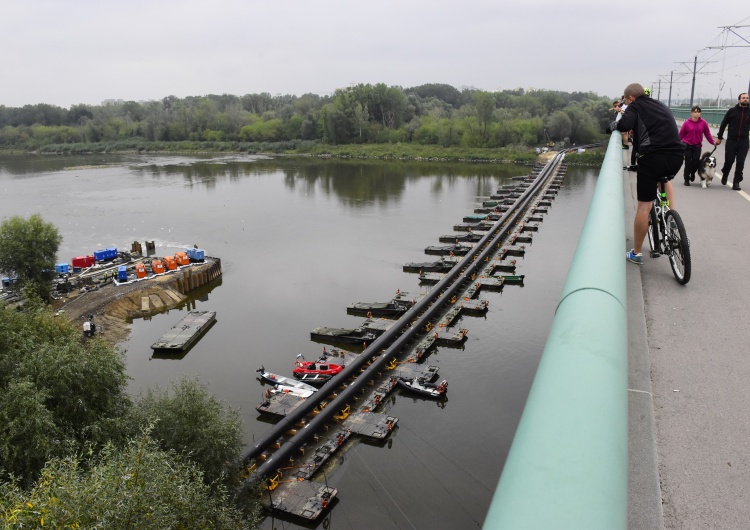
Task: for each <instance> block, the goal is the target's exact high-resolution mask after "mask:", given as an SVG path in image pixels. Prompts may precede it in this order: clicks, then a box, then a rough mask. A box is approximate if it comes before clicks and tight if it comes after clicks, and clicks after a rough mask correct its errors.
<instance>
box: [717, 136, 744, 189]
mask: <svg viewBox="0 0 750 530" xmlns="http://www.w3.org/2000/svg"><path fill="white" fill-rule="evenodd" d="M748 147H750V141H748V139H747V138H742V139H741V140H731V139H729V138H727V143H726V144H725V145H724V167H722V168H721V175H722V180H723V179H726V178H728V177H729V172H730V171H731V170H732V164H734V163H735V158H736V159H737V165H736V166H735V168H734V180H733V181H732V184H733V185H735V186H739V184H740V182H742V170H743V169H744V168H745V158H747V150H748Z"/></svg>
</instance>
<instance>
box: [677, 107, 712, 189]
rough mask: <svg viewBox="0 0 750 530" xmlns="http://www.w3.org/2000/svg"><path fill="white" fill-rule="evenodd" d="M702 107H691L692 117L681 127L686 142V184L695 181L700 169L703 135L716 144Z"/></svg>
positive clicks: (681, 135)
mask: <svg viewBox="0 0 750 530" xmlns="http://www.w3.org/2000/svg"><path fill="white" fill-rule="evenodd" d="M701 112H702V111H701V108H700V107H699V106H698V105H695V106H694V107H693V108H692V109H690V119H688V120H685V123H683V124H682V127H680V140H682V142H683V143H684V144H685V172H684V177H685V186H690V183H691V182H695V173H696V172H697V171H698V165H699V164H700V159H701V146H702V145H703V137H704V136H705V137H706V140H708V143H710V144H711V145H716V142H715V141H714V139H713V136H711V131H710V130H709V129H708V123H706V120H704V119H703V118H702V117H701Z"/></svg>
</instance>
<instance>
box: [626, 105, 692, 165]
mask: <svg viewBox="0 0 750 530" xmlns="http://www.w3.org/2000/svg"><path fill="white" fill-rule="evenodd" d="M616 128H617V130H618V131H622V132H626V131H631V130H632V131H633V149H635V150H636V152H637V153H638V154H639V155H645V154H648V153H652V152H660V153H674V154H679V155H681V154H683V153H684V151H685V146H684V145H683V143H682V140H680V132H679V131H678V130H677V122H675V120H674V116H673V115H672V112H671V111H670V110H669V109H668V108H667V106H666V105H664V103H661V102H660V101H658V100H656V99H652V98H650V97H648V96H641V97H639V98H638V99H636V100H635V101H633V102H632V103H631V104H630V105H628V108H626V109H625V112H624V113H623V115H622V118H620V120H619V121H618V122H617V125H616Z"/></svg>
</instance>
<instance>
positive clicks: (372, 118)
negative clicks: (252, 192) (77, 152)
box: [0, 83, 611, 149]
mask: <svg viewBox="0 0 750 530" xmlns="http://www.w3.org/2000/svg"><path fill="white" fill-rule="evenodd" d="M610 106H611V101H610V100H609V99H608V98H605V97H602V96H598V95H596V94H594V93H591V92H573V93H567V92H560V91H550V90H528V91H525V90H523V89H515V90H503V91H498V92H487V91H482V90H477V89H471V88H466V89H463V90H458V89H456V88H455V87H453V86H450V85H447V84H425V85H421V86H417V87H412V88H406V89H404V88H401V87H397V86H387V85H385V84H383V83H380V84H374V85H373V84H359V85H356V86H351V87H347V88H342V89H338V90H336V91H335V92H334V93H333V94H332V95H325V96H321V95H318V94H304V95H302V96H294V95H276V96H272V95H271V94H268V93H260V94H246V95H244V96H235V95H229V94H223V95H207V96H189V97H185V98H178V97H175V96H168V97H165V98H163V99H162V100H160V101H146V102H136V101H124V102H117V103H110V104H103V105H85V104H80V105H73V106H71V107H70V108H69V109H65V108H62V107H58V106H55V105H50V104H45V103H40V104H37V105H25V106H23V107H6V106H3V105H0V147H5V148H18V149H37V148H40V147H43V146H48V145H65V144H79V143H84V144H88V143H99V142H116V141H123V140H136V139H137V140H143V141H152V142H157V141H158V142H177V141H193V142H266V143H268V142H315V143H322V144H330V145H346V144H377V143H411V144H417V145H435V146H442V147H466V148H499V147H507V146H516V145H530V146H533V145H539V144H543V143H546V142H548V141H550V140H552V141H566V142H568V143H570V144H585V143H590V142H593V141H595V140H598V139H600V138H601V131H603V130H604V129H605V127H606V124H607V123H608V121H609V120H610V119H611V118H610V116H609V114H608V109H609V107H610Z"/></svg>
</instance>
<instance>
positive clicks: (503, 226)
mask: <svg viewBox="0 0 750 530" xmlns="http://www.w3.org/2000/svg"><path fill="white" fill-rule="evenodd" d="M563 158H564V155H563V153H559V154H557V155H556V156H555V157H554V158H553V159H552V160H550V162H549V163H548V164H547V165H546V166H545V168H544V170H543V171H542V172H541V173H540V174H539V176H538V177H537V179H536V180H535V181H534V183H533V184H532V185H531V186H529V188H528V189H526V191H524V192H523V193H522V194H521V196H520V197H519V198H518V199H517V200H516V202H515V204H514V205H513V207H512V208H510V209H508V211H507V212H505V213H504V214H503V215H502V217H500V219H499V220H498V221H496V222H495V226H494V227H493V229H492V230H491V231H489V232H488V233H487V234H486V235H485V236H484V237H483V238H482V239H481V240H480V241H479V242H478V243H477V244H476V245H475V246H474V248H472V249H471V251H470V252H469V253H468V254H467V255H466V256H465V257H464V259H463V260H462V261H461V263H460V264H459V266H457V267H454V268H453V269H452V270H451V271H450V272H448V273H447V274H446V276H445V277H444V278H443V279H442V280H440V281H439V282H438V283H437V284H436V285H435V287H434V288H433V289H432V290H431V291H430V292H429V293H428V295H427V296H425V297H424V298H423V299H422V300H420V301H419V302H417V303H416V304H415V305H414V306H412V308H411V309H409V310H408V311H407V312H406V313H404V315H403V316H402V317H401V318H400V319H399V322H402V325H401V326H393V327H392V328H391V329H389V330H388V331H386V332H385V333H383V334H382V335H381V336H380V337H378V338H377V339H376V340H375V341H374V342H373V343H372V344H371V345H369V346H368V347H367V350H365V352H364V353H363V354H361V355H360V356H359V357H357V358H356V359H355V360H354V361H352V362H351V363H350V364H349V365H348V366H346V368H344V369H343V370H342V371H341V372H339V374H338V375H336V376H334V377H333V378H332V379H330V380H329V381H328V382H327V383H326V384H325V385H324V386H323V387H322V388H321V389H320V390H319V391H318V392H316V393H315V394H314V395H313V396H311V397H309V398H308V399H307V400H305V402H303V403H302V404H301V405H300V406H298V407H297V408H296V409H294V410H293V411H292V412H291V413H289V414H288V415H287V416H285V417H283V418H282V419H281V420H280V421H279V422H278V423H277V424H276V425H274V427H272V428H271V429H269V430H268V432H266V433H265V434H264V435H263V436H262V437H261V438H260V439H259V440H258V441H257V442H256V443H255V445H253V446H252V447H251V448H250V449H249V450H248V451H247V452H246V453H245V454H244V455H243V461H245V462H247V461H248V460H250V459H251V458H255V457H256V456H258V455H260V454H261V453H262V452H263V451H265V450H266V448H267V447H268V446H269V445H270V444H271V443H272V442H274V441H275V440H277V439H278V438H279V437H280V436H282V435H283V434H284V433H285V432H287V431H289V430H291V429H293V428H294V425H295V424H296V423H298V422H300V421H302V420H303V419H304V418H305V416H307V414H309V413H310V412H312V410H313V409H314V408H315V407H317V406H318V405H319V404H320V403H321V402H322V401H323V400H324V399H325V398H326V397H327V396H330V395H331V394H333V393H334V392H335V390H336V389H337V388H338V387H339V386H341V385H342V384H343V383H344V382H345V381H346V380H347V379H349V378H350V377H352V376H354V375H356V374H357V373H358V372H359V370H360V369H361V367H362V366H363V365H365V364H366V363H367V362H368V361H369V360H370V358H371V357H372V356H373V355H372V354H371V355H367V352H368V351H370V352H377V351H379V350H380V349H381V348H385V350H384V351H383V353H381V354H380V356H379V357H377V358H376V360H375V361H374V362H373V363H372V365H370V366H369V367H368V368H367V369H366V370H365V371H364V372H362V374H361V375H360V376H359V377H357V378H356V379H355V380H354V382H352V383H351V384H350V385H349V386H348V387H347V388H346V389H345V390H344V391H342V392H341V393H340V394H339V395H338V397H336V398H335V399H334V400H333V401H331V402H330V403H329V404H328V405H327V406H326V407H325V408H324V409H323V410H322V411H321V412H320V413H318V414H317V415H316V416H315V417H314V418H312V419H311V420H310V422H309V423H308V424H307V425H305V427H304V428H302V429H298V430H297V434H295V435H294V436H293V437H292V438H291V439H289V440H288V441H287V442H286V443H284V445H282V446H281V447H280V448H279V449H278V450H277V451H276V452H275V453H273V455H271V457H270V458H268V459H267V460H266V461H265V462H263V464H262V465H261V466H259V467H258V468H257V469H256V470H255V472H254V473H253V474H252V475H251V476H250V477H248V478H247V479H246V480H245V482H244V484H243V487H251V486H252V484H254V483H255V482H256V481H258V480H259V479H261V478H262V477H269V476H272V475H273V474H274V472H275V471H276V470H277V469H278V468H279V467H280V466H282V465H285V464H287V463H288V462H289V460H290V459H291V458H292V456H293V455H294V452H295V451H296V450H297V449H298V448H299V447H300V446H302V444H304V443H305V442H306V441H307V440H308V439H310V438H311V437H312V436H313V434H315V433H316V432H318V431H319V430H320V429H322V428H323V426H324V425H325V423H326V422H328V421H330V420H331V418H332V417H333V415H334V414H337V413H338V411H339V410H341V409H343V408H344V407H346V405H347V404H348V403H351V402H352V401H354V398H355V397H357V395H358V393H359V392H360V391H361V389H362V388H364V386H365V385H366V384H367V382H368V381H370V380H371V379H374V378H375V377H376V376H377V374H378V372H381V371H384V369H385V365H386V364H388V363H389V362H390V360H391V359H392V358H393V356H394V354H395V353H397V352H398V351H400V350H401V349H402V348H404V347H405V346H406V345H407V344H408V343H409V341H410V340H412V339H413V338H414V336H415V335H417V334H418V333H421V331H422V330H423V329H424V327H425V325H426V324H427V322H429V321H431V320H432V319H433V318H434V317H436V316H437V315H438V313H439V312H440V311H441V310H442V307H443V304H442V303H440V304H436V303H434V301H435V300H437V299H438V298H439V297H441V296H442V297H443V300H450V299H451V297H452V296H453V295H454V294H456V293H457V292H458V291H459V289H460V288H461V286H462V284H464V283H465V281H466V280H467V279H468V278H470V277H471V275H472V274H474V273H476V272H477V271H478V270H479V269H480V268H481V267H482V266H483V265H484V259H485V258H489V256H490V255H491V254H493V253H494V252H495V251H496V249H497V248H498V246H499V245H500V244H501V243H502V240H503V238H504V237H506V235H507V234H508V232H510V231H511V229H512V228H514V227H515V224H516V222H517V221H519V220H520V219H519V218H520V217H521V214H522V213H523V209H524V208H525V207H526V206H527V205H528V203H529V202H530V201H531V199H532V198H533V197H534V195H535V193H536V191H537V190H538V189H539V188H541V187H542V186H543V185H544V183H546V181H547V180H549V178H550V177H551V176H552V175H554V174H555V171H553V170H554V169H555V168H557V166H559V164H560V163H561V162H562V160H563ZM475 257H476V259H475ZM465 263H468V264H469V265H464V264H465ZM464 267H465V268H464ZM460 276H463V280H462V281H455V280H456V279H458V278H459V277H460ZM423 311H424V313H423V314H421V313H422V312H423ZM420 314H421V316H419V315H420ZM412 321H414V325H412V326H409V324H408V323H410V322H412Z"/></svg>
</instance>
